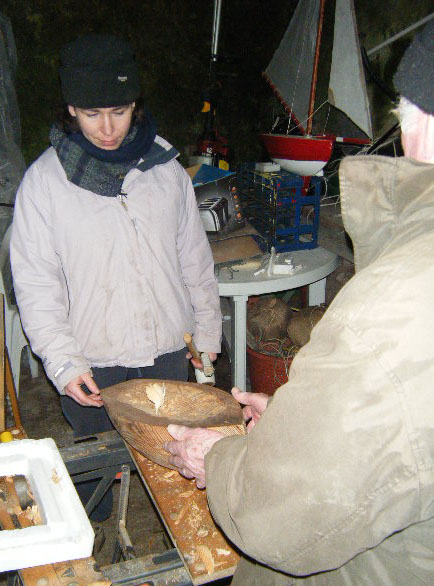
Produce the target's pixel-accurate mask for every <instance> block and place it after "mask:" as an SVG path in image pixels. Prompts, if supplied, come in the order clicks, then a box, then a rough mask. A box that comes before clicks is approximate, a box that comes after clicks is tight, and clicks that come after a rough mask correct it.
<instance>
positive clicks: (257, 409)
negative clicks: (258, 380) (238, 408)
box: [232, 387, 270, 433]
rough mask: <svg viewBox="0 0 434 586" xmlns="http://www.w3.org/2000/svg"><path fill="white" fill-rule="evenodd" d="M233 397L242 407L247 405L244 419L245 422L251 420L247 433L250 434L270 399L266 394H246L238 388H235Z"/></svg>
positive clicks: (244, 410)
mask: <svg viewBox="0 0 434 586" xmlns="http://www.w3.org/2000/svg"><path fill="white" fill-rule="evenodd" d="M232 396H233V397H234V399H236V400H237V401H238V403H241V405H246V407H244V409H243V417H244V421H249V420H250V421H249V423H248V424H247V432H248V433H250V432H251V431H252V429H253V428H254V427H255V425H256V423H257V422H258V421H259V419H260V417H261V415H262V413H263V412H264V411H265V409H266V408H267V404H268V399H269V398H270V397H269V396H268V395H266V394H265V393H246V392H243V391H240V389H239V388H238V387H233V389H232Z"/></svg>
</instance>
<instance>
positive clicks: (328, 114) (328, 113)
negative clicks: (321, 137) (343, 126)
mask: <svg viewBox="0 0 434 586" xmlns="http://www.w3.org/2000/svg"><path fill="white" fill-rule="evenodd" d="M329 116H330V104H329V109H328V111H327V117H326V121H325V123H324V129H323V131H322V133H323V134H325V131H326V128H327V123H328V121H329Z"/></svg>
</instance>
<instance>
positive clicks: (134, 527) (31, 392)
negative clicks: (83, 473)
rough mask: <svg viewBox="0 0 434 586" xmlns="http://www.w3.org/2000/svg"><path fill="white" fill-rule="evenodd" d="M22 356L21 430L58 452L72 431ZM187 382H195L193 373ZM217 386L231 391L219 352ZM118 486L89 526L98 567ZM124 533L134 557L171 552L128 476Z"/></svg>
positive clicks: (108, 556) (105, 560) (109, 547)
mask: <svg viewBox="0 0 434 586" xmlns="http://www.w3.org/2000/svg"><path fill="white" fill-rule="evenodd" d="M25 355H26V353H25V352H23V360H22V367H21V382H20V392H19V407H20V413H21V419H22V423H23V427H24V429H25V430H26V432H27V435H28V437H29V438H32V439H42V438H46V437H51V438H53V439H54V441H55V442H56V444H57V446H58V447H59V448H62V447H65V446H68V445H71V444H72V443H73V436H72V430H71V428H70V426H69V424H68V423H67V422H66V420H65V418H64V417H63V414H62V411H61V408H60V402H59V397H58V394H57V392H56V390H55V389H54V387H53V386H52V385H51V383H49V381H47V379H46V377H45V374H44V373H43V371H42V368H41V371H40V373H39V376H38V377H37V378H36V379H32V378H31V376H30V370H29V367H28V364H27V363H26V358H25ZM189 379H190V380H192V381H195V378H194V372H193V369H192V368H191V369H190V373H189ZM216 381H217V386H218V387H219V388H221V389H223V390H227V391H229V390H230V389H231V380H230V363H229V360H228V358H227V355H226V354H225V352H223V353H222V354H221V355H220V356H219V358H218V360H217V363H216ZM7 417H8V425H10V426H12V425H13V420H12V419H11V414H10V413H9V412H8V413H7ZM119 486H120V482H119V481H116V482H115V485H114V488H113V493H114V507H113V513H112V515H111V517H110V518H109V519H108V520H107V521H104V522H103V523H92V525H93V527H94V530H95V531H96V534H97V535H98V538H97V540H96V546H95V550H94V557H95V559H96V561H97V563H98V564H99V565H100V566H105V565H108V564H110V563H111V560H112V555H113V551H114V546H115V540H116V515H117V505H118V496H119ZM127 529H128V532H129V535H130V537H131V541H132V543H133V546H134V548H135V552H136V555H137V556H141V555H144V554H149V553H159V552H163V551H165V550H166V549H169V548H172V547H173V545H172V544H171V542H170V539H169V538H168V536H167V534H166V532H165V530H164V528H163V526H162V524H161V523H160V521H159V518H158V515H157V513H156V512H155V510H154V506H153V504H152V503H151V501H150V499H149V498H148V496H147V493H146V491H145V490H144V488H143V486H142V484H141V480H140V478H139V476H138V475H137V474H136V473H134V474H132V476H131V484H130V496H129V504H128V516H127ZM3 584H6V576H5V575H4V574H3V575H2V574H0V585H3Z"/></svg>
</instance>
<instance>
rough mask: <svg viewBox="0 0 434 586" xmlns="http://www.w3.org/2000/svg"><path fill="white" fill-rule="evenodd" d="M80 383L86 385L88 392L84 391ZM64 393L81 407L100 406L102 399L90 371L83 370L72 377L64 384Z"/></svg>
mask: <svg viewBox="0 0 434 586" xmlns="http://www.w3.org/2000/svg"><path fill="white" fill-rule="evenodd" d="M81 385H86V387H87V388H88V389H89V391H90V394H88V393H86V392H85V391H84V390H83V389H82V388H81ZM64 391H65V395H67V396H68V397H71V399H74V401H76V402H77V403H78V404H79V405H81V406H82V407H102V399H101V395H100V390H99V388H98V385H97V384H96V382H95V381H94V380H93V378H92V375H91V374H90V372H85V373H84V374H81V375H80V376H77V377H76V378H73V379H72V380H71V381H69V383H68V384H67V385H66V387H65V389H64Z"/></svg>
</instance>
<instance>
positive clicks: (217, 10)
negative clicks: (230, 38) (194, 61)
mask: <svg viewBox="0 0 434 586" xmlns="http://www.w3.org/2000/svg"><path fill="white" fill-rule="evenodd" d="M221 10H222V0H214V17H213V23H212V44H211V61H214V62H215V61H217V54H218V44H219V34H220V14H221Z"/></svg>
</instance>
